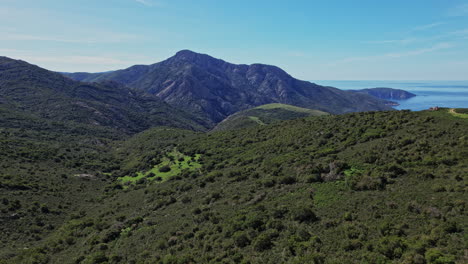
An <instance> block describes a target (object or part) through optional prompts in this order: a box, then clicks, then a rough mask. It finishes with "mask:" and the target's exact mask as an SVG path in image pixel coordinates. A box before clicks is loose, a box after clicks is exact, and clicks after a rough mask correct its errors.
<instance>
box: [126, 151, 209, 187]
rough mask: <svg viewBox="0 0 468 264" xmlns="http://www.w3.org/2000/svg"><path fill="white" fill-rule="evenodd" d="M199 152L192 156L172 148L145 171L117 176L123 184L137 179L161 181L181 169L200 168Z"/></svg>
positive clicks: (178, 172)
mask: <svg viewBox="0 0 468 264" xmlns="http://www.w3.org/2000/svg"><path fill="white" fill-rule="evenodd" d="M200 157H201V155H200V154H195V156H194V157H191V156H187V155H184V154H182V153H180V152H179V151H177V150H173V151H172V152H170V153H168V154H167V156H166V157H164V158H163V159H162V161H161V163H159V164H158V165H156V166H154V167H153V168H152V169H150V170H148V171H146V172H137V173H136V175H135V176H124V177H120V178H118V180H119V181H121V182H122V183H123V184H134V183H136V182H137V181H139V180H142V179H146V180H149V181H154V180H156V181H159V182H163V181H166V180H167V179H169V178H170V177H172V176H176V175H178V174H180V173H181V172H182V171H183V170H189V171H196V170H198V169H200V168H201V164H200V163H199V162H198V160H199V159H200Z"/></svg>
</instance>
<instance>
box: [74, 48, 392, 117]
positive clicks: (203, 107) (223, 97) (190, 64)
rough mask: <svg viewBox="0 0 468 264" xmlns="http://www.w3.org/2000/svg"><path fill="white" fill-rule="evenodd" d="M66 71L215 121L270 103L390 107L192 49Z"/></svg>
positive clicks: (339, 109)
mask: <svg viewBox="0 0 468 264" xmlns="http://www.w3.org/2000/svg"><path fill="white" fill-rule="evenodd" d="M66 75H67V76H68V77H70V78H78V79H79V80H82V81H86V82H100V81H104V80H111V81H115V82H118V83H122V84H125V85H127V86H130V87H133V88H136V89H139V90H142V91H145V92H148V93H150V94H154V95H156V96H158V97H159V98H161V99H162V100H164V101H165V102H167V103H168V104H170V105H172V106H175V107H177V108H179V109H183V110H186V111H188V112H190V113H195V114H197V115H199V116H201V117H203V118H207V119H209V120H211V122H212V123H213V124H216V123H218V122H220V121H222V120H224V119H225V118H226V117H227V116H229V115H231V114H233V113H236V112H238V111H241V110H246V109H249V108H252V107H256V106H259V105H264V104H270V103H282V104H289V105H294V106H298V107H304V108H310V109H316V110H320V111H325V112H329V113H333V114H341V113H348V112H357V111H372V110H391V108H390V107H389V106H386V105H385V104H384V102H382V101H381V100H379V99H376V98H374V97H372V96H368V95H365V94H359V93H353V92H349V91H342V90H339V89H336V88H332V87H324V86H320V85H317V84H313V83H310V82H306V81H301V80H298V79H295V78H293V77H292V76H290V75H289V74H287V73H286V72H285V71H283V70H282V69H280V68H278V67H275V66H270V65H264V64H252V65H236V64H231V63H228V62H225V61H223V60H220V59H215V58H213V57H210V56H208V55H205V54H198V53H195V52H192V51H189V50H183V51H180V52H178V53H177V54H176V55H175V56H173V57H171V58H169V59H167V60H165V61H162V62H159V63H156V64H152V65H135V66H132V67H130V68H127V69H124V70H118V71H114V72H107V73H101V74H88V75H86V74H84V73H78V74H66Z"/></svg>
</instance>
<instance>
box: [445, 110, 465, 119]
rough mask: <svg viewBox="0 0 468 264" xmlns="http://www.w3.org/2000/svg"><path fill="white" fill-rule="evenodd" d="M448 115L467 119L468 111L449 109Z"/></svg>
mask: <svg viewBox="0 0 468 264" xmlns="http://www.w3.org/2000/svg"><path fill="white" fill-rule="evenodd" d="M449 113H450V114H452V115H453V116H456V117H460V118H468V109H466V108H457V109H453V108H452V109H450V110H449Z"/></svg>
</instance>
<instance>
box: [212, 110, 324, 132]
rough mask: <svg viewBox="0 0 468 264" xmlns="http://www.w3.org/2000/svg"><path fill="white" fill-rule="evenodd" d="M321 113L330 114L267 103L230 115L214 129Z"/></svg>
mask: <svg viewBox="0 0 468 264" xmlns="http://www.w3.org/2000/svg"><path fill="white" fill-rule="evenodd" d="M321 115H328V113H325V112H323V111H318V110H312V109H308V108H301V107H297V106H292V105H286V104H266V105H261V106H257V107H254V108H251V109H248V110H244V111H240V112H237V113H235V114H233V115H231V116H229V117H228V118H226V119H225V120H223V121H221V122H220V123H219V124H218V125H217V126H216V127H215V128H214V129H213V131H221V130H231V129H240V128H246V127H252V126H258V125H267V124H271V123H274V122H277V121H282V120H289V119H296V118H303V117H308V116H321Z"/></svg>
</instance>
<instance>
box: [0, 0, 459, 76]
mask: <svg viewBox="0 0 468 264" xmlns="http://www.w3.org/2000/svg"><path fill="white" fill-rule="evenodd" d="M0 33H1V34H0V55H3V56H8V57H12V58H16V59H23V60H26V61H28V62H31V63H34V64H37V65H39V66H41V67H44V68H47V69H50V70H56V71H90V72H96V71H107V70H115V69H120V68H126V67H128V66H131V65H134V64H151V63H154V62H158V61H161V60H164V59H166V58H168V57H170V56H172V55H173V54H175V52H177V51H178V50H181V49H190V50H194V51H196V52H201V53H206V54H210V55H212V56H214V57H218V58H222V59H224V60H226V61H229V62H233V63H245V64H250V63H266V64H273V65H277V66H279V67H281V68H283V69H284V70H286V71H287V72H289V73H290V74H291V75H293V76H295V77H297V78H300V79H304V80H466V79H468V1H467V0H411V1H408V0H392V1H375V0H372V1H370V0H360V1H352V0H341V1H337V0H323V1H320V0H308V1H307V0H303V1H302V0H290V1H286V0H283V1H276V0H268V1H267V0H237V1H228V0H226V1H223V0H185V1H182V0H99V1H97V0H73V1H64V0H0Z"/></svg>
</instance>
